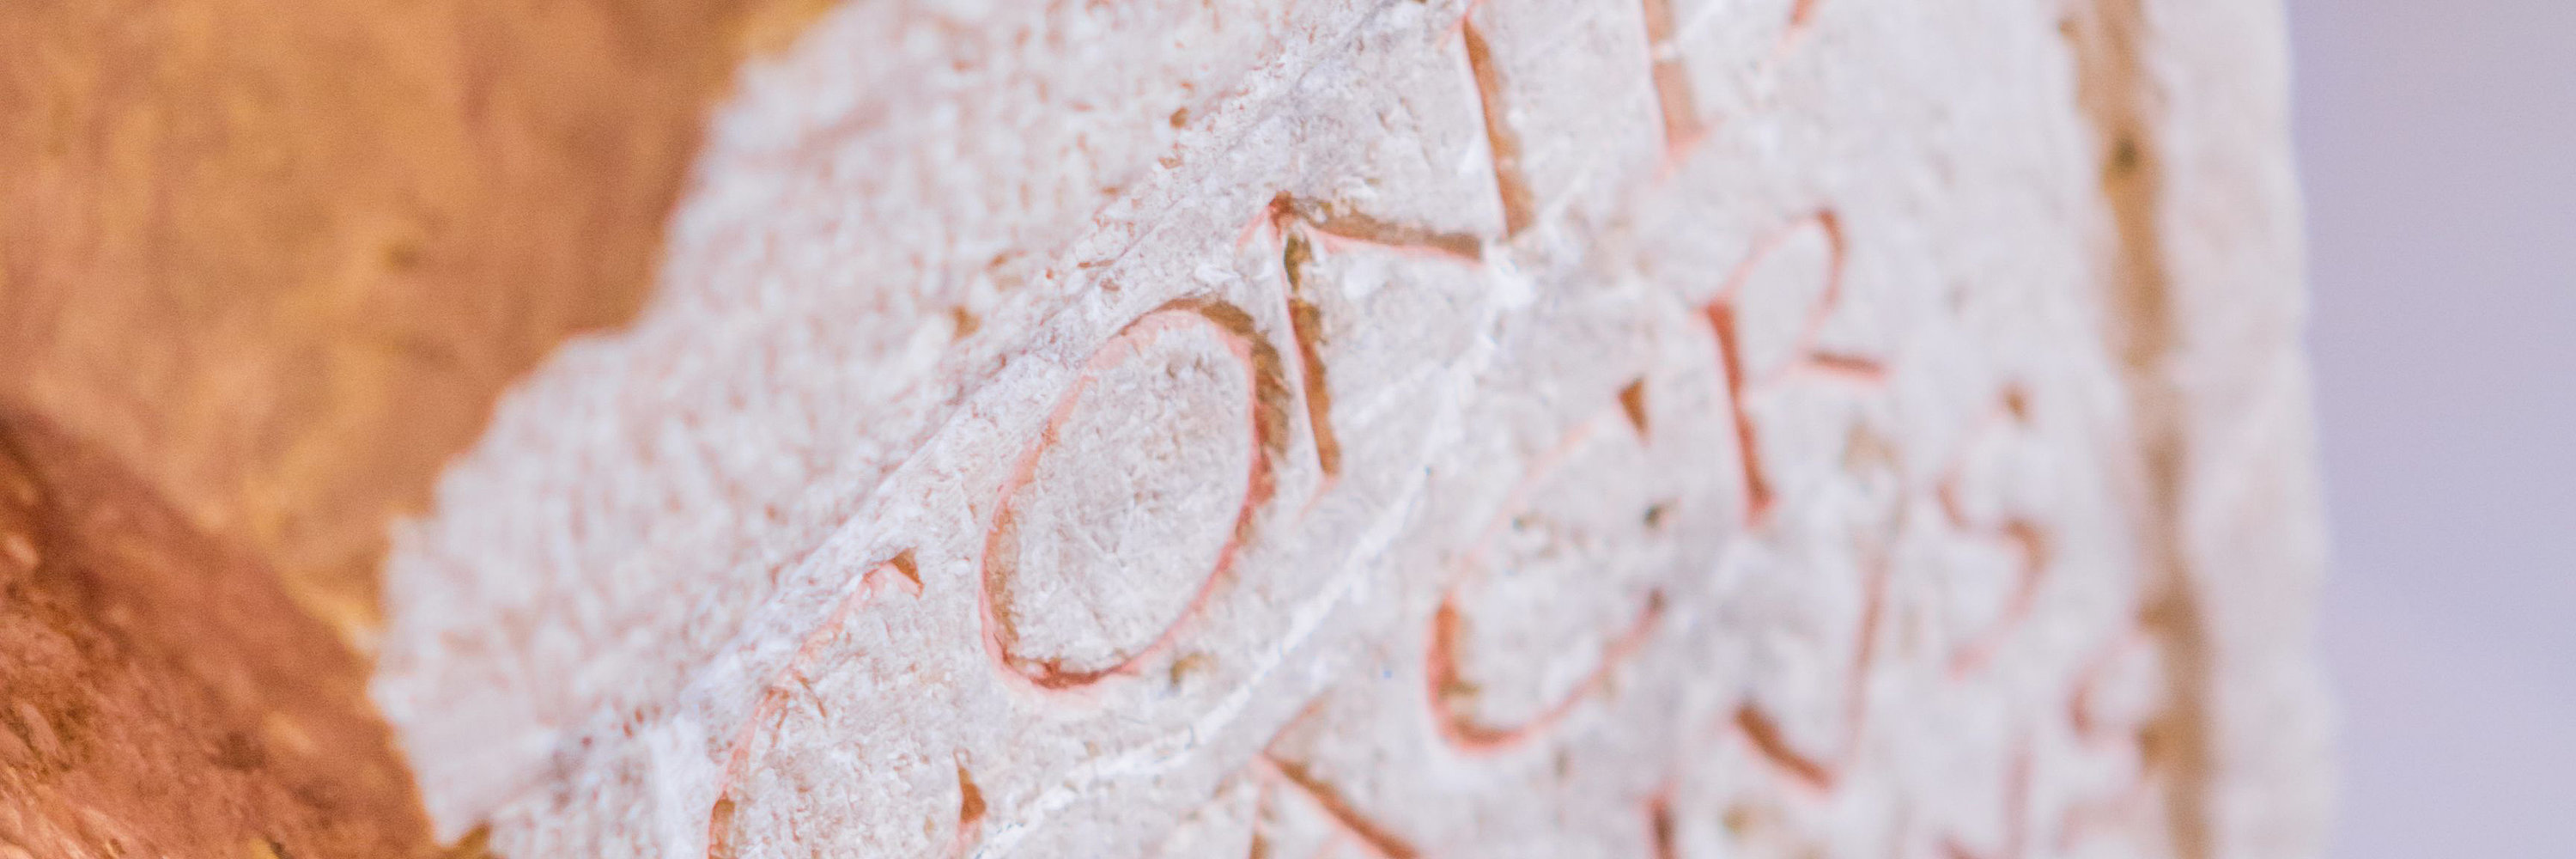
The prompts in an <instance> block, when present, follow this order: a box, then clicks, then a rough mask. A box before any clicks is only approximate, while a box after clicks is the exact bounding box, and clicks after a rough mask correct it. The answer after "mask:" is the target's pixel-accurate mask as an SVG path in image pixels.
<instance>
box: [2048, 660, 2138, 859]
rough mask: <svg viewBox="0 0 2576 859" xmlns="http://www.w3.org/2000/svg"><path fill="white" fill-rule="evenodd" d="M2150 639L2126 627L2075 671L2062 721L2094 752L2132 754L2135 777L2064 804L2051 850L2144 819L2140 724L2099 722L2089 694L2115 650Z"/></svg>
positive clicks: (2063, 848) (2071, 846)
mask: <svg viewBox="0 0 2576 859" xmlns="http://www.w3.org/2000/svg"><path fill="white" fill-rule="evenodd" d="M2155 641H2156V639H2155V637H2154V635H2153V634H2152V633H2149V632H2147V631H2146V630H2144V629H2140V628H2137V627H2131V628H2130V629H2129V630H2128V631H2127V632H2126V633H2124V634H2123V635H2121V636H2120V637H2118V638H2115V639H2113V640H2112V641H2111V642H2110V643H2109V644H2108V645H2107V646H2105V647H2103V648H2102V649H2101V651H2099V652H2097V653H2095V654H2094V655H2093V656H2092V657H2091V658H2089V659H2087V660H2085V662H2084V668H2083V669H2082V670H2081V671H2080V672H2078V674H2077V676H2076V681H2075V694H2073V695H2071V696H2069V697H2068V699H2067V702H2066V721H2067V725H2068V726H2069V727H2070V728H2072V729H2073V730H2074V732H2075V737H2076V739H2077V740H2080V741H2082V742H2083V743H2084V744H2085V745H2086V746H2088V747H2091V748H2092V749H2093V750H2094V751H2096V752H2103V753H2115V754H2116V753H2121V752H2126V753H2128V754H2130V755H2133V756H2134V758H2135V760H2137V761H2138V764H2139V771H2138V777H2137V778H2136V779H2133V780H2131V781H2130V782H2129V783H2128V784H2127V785H2126V786H2124V787H2122V788H2121V790H2120V792H2119V793H2117V794H2114V795H2112V796H2109V797H2107V798H2098V797H2097V798H2091V799H2086V800H2081V801H2078V802H2075V803H2072V804H2070V805H2069V806H2068V807H2067V809H2066V811H2065V813H2064V816H2063V817H2062V818H2061V819H2060V821H2059V823H2058V835H2057V849H2058V851H2059V852H2061V853H2062V852H2067V851H2070V850H2073V849H2074V847H2075V845H2077V844H2079V843H2082V842H2083V841H2084V840H2085V839H2087V838H2090V837H2094V836H2096V835H2098V834H2099V833H2100V832H2101V831H2103V830H2115V829H2118V828H2120V827H2122V826H2126V825H2134V824H2136V823H2137V822H2139V821H2141V820H2143V819H2145V816H2146V813H2147V798H2148V795H2149V794H2150V793H2151V792H2152V790H2153V787H2154V785H2153V784H2152V783H2151V781H2150V776H2149V773H2148V771H2147V769H2146V761H2147V753H2146V743H2147V738H2146V733H2145V725H2144V724H2131V725H2107V724H2104V723H2103V722H2102V721H2101V720H2100V719H2098V718H2097V717H2096V716H2095V714H2094V704H2093V695H2094V690H2095V688H2096V687H2097V686H2098V685H2099V684H2100V683H2101V682H2102V675H2103V674H2104V673H2105V672H2107V671H2108V670H2109V669H2110V666H2111V664H2112V663H2113V662H2114V661H2115V660H2117V659H2118V658H2119V657H2120V656H2121V654H2123V653H2124V652H2127V651H2129V650H2130V649H2132V648H2139V647H2153V646H2155ZM2148 721H2152V720H2148Z"/></svg>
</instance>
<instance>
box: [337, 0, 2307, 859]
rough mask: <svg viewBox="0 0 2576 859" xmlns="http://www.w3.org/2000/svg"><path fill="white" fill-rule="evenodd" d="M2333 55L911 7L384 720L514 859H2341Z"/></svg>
mask: <svg viewBox="0 0 2576 859" xmlns="http://www.w3.org/2000/svg"><path fill="white" fill-rule="evenodd" d="M2277 18H2278V10H2277V9H2272V8H2270V7H2269V6H2267V5H2265V4H2252V7H2251V8H2244V7H2241V5H2240V4H2221V3H2216V2H2199V0H2178V2H2170V3H2167V2H2155V0H2147V2H2145V4H2144V5H2143V6H2141V5H2139V3H2137V2H2124V0H2102V2H2099V3H2097V4H2075V5H2064V6H2061V5H2055V4H2047V3H2030V2H2026V0H1970V2H1962V3H1948V4H1907V3H1894V2H1881V0H1738V2H1726V0H1644V2H1643V3H1623V2H1615V0H1614V2H1571V0H1481V2H1478V3H1473V4H1462V3H1459V2H1455V0H1428V2H1415V0H1385V2H1379V0H1360V2H1340V0H1327V2H1314V3H1291V4H1201V5H1190V4H1160V3H1147V4H1074V3H1053V4H1041V3H1036V2H1026V0H976V1H975V2H968V0H956V2H947V3H933V2H919V0H914V2H869V3H858V4H853V5H852V6H850V7H848V8H844V9H841V10H839V11H837V12H835V13H833V14H832V15H830V16H828V17H826V18H824V19H823V20H822V21H821V23H819V24H818V25H816V27H815V28H814V29H813V30H811V31H809V32H808V33H807V34H806V35H805V36H804V38H803V41H802V42H801V43H800V44H799V45H798V46H797V47H795V48H794V49H792V50H790V51H788V52H787V53H786V54H784V55H783V56H782V57H780V58H778V59H776V60H774V61H767V62H763V63H760V64H758V65H755V66H753V67H750V68H748V69H746V70H745V71H744V74H743V78H742V81H741V85H740V90H739V92H737V94H736V95H735V96H734V98H733V99H732V101H731V102H730V103H729V104H728V105H727V106H726V107H725V108H724V109H723V111H722V113H721V114H720V115H719V117H718V118H717V120H716V121H715V123H714V125H713V126H712V131H711V138H710V142H709V144H708V148H707V151H706V152H705V154H704V155H703V156H702V159H701V162H700V165H699V168H698V173H697V177H696V180H695V184H694V189H693V190H692V191H691V192H690V194H689V195H688V196H687V198H686V199H685V200H684V202H683V204H682V207H681V209H680V211H679V212H678V214H677V215H676V221H675V225H674V228H673V233H672V236H671V238H670V249H669V257H668V259H667V262H666V264H665V267H664V275H663V282H662V284H661V287H660V290H659V293H658V294H657V296H656V297H655V298H654V300H653V303H652V304H651V305H650V306H649V307H648V309H647V310H646V312H645V313H644V315H643V317H642V318H641V320H640V321H639V322H638V323H637V324H636V325H635V326H633V327H632V328H631V329H630V330H627V331H624V332H621V333H617V334H615V335H611V336H604V337H600V338H597V339H592V340H586V341H581V342H577V343H575V344H573V345H571V346H569V347H567V348H566V349H564V350H563V351H561V352H560V353H558V355H557V356H556V357H555V358H554V359H553V360H552V361H551V362H550V363H549V364H547V365H546V366H544V367H543V368H542V369H541V370H539V371H538V372H537V373H536V374H534V375H533V376H532V377H530V378H529V379H527V380H526V381H524V382H523V383H522V384H521V386H520V387H519V388H518V389H517V390H516V391H515V392H514V393H513V394H511V395H509V396H508V397H506V398H505V399H504V401H503V403H502V405H501V406H500V409H499V412H498V414H497V416H496V417H495V419H494V421H493V424H492V426H491V429H490V430H489V431H488V433H487V434H486V436H485V437H484V439H483V441H482V442H481V443H480V444H479V445H478V446H477V447H476V448H475V449H474V450H473V451H472V452H471V453H470V454H469V455H468V456H466V457H465V458H463V459H461V460H459V461H458V462H456V463H455V464H453V465H452V466H451V467H450V469H449V470H448V472H447V473H446V475H445V477H444V479H443V482H442V483H441V484H440V488H439V492H438V504H437V509H436V511H435V512H434V513H433V514H432V515H429V516H426V517H424V518H421V519H418V520H415V521H413V522H411V523H409V524H407V525H406V526H404V528H403V529H402V530H401V533H400V534H399V535H398V537H397V540H396V550H395V553H394V555H393V557H392V559H391V561H390V562H389V566H388V582H387V593H388V596H387V604H388V616H389V625H388V628H387V630H386V633H385V637H384V650H383V656H382V660H381V662H380V665H379V668H378V672H379V673H378V678H377V680H376V681H375V687H374V688H375V695H376V698H377V700H378V701H379V702H380V703H381V705H382V706H383V707H384V709H385V712H386V715H387V716H388V718H389V719H390V720H391V721H392V722H393V723H394V724H395V725H396V726H397V728H398V731H399V733H400V735H401V737H402V738H403V743H404V745H405V747H406V748H407V750H408V753H409V756H410V760H411V761H412V763H413V765H414V766H415V767H416V768H417V770H418V772H419V775H420V779H421V786H422V792H423V796H424V798H425V800H426V801H427V803H428V806H429V809H430V811H431V814H432V816H433V818H434V820H435V822H436V824H437V826H438V827H439V829H440V832H441V834H442V836H443V837H454V836H456V835H458V834H461V833H463V832H465V831H467V830H469V829H472V828H474V827H478V826H488V827H489V832H490V836H491V844H492V846H493V848H494V849H495V851H496V852H498V853H500V854H503V855H508V856H513V857H532V856H608V855H652V856H674V857H679V856H685V857H699V856H707V857H750V856H764V857H765V856H791V855H793V856H805V855H864V856H933V855H939V856H983V857H1000V856H1138V855H1167V856H1324V855H1343V856H1349V855H1361V856H1377V857H1387V859H1394V858H1395V857H1410V856H1503V857H1510V856H1529V857H1556V856H1638V857H1715V856H1907V857H1913V856H1942V857H1980V859H1984V857H1992V858H1993V859H2005V857H2022V856H2149V855H2175V856H2188V857H2208V856H2280V855H2299V854H2301V853H2302V852H2303V851H2306V850H2308V849H2311V848H2312V845H2313V839H2314V835H2315V829H2316V814H2317V811H2316V809H2317V808H2318V797H2319V796H2320V790H2319V786H2320V785H2321V783H2322V782H2321V778H2322V772H2323V770H2322V759H2321V756H2320V755H2319V754H2318V752H2317V749H2318V738H2319V737H2320V736H2321V735H2320V732H2319V729H2318V721H2317V720H2318V716H2317V712H2318V709H2319V697H2318V695H2317V694H2316V692H2315V688H2314V680H2313V677H2312V674H2311V669H2310V667H2309V663H2308V657H2307V650H2306V647H2307V645H2306V632H2305V629H2306V623H2307V620H2306V612H2307V603H2308V599H2307V596H2306V593H2307V589H2309V588H2311V587H2312V584H2313V578H2314V575H2315V570H2316V566H2317V564H2316V550H2315V543H2316V535H2315V532H2316V530H2317V528H2316V519H2315V516H2316V514H2315V501H2314V498H2313V487H2312V484H2313V478H2312V476H2311V473H2310V465H2309V458H2308V453H2307V449H2306V444H2307V438H2308V433H2307V430H2306V424H2305V421H2306V407H2305V400H2304V397H2305V394H2304V382H2303V381H2302V376H2301V373H2302V370H2301V369H2300V364H2299V360H2298V358H2297V354H2296V352H2295V344H2296V339H2295V338H2296V325H2297V297H2296V296H2297V290H2296V287H2297V282H2296V277H2297V269H2296V252H2295V244H2294V241H2295V236H2296V229H2295V221H2294V219H2293V215H2294V213H2293V212H2292V211H2291V209H2290V204H2289V202H2288V201H2289V200H2290V199H2292V198H2291V197H2290V195H2289V191H2288V185H2287V182H2288V173H2287V168H2286V163H2285V161H2284V156H2283V154H2282V153H2283V150H2284V142H2283V139H2282V138H2283V129H2282V125H2281V122H2280V118H2279V111H2280V106H2279V100H2280V88H2281V82H2280V80H2279V76H2280V72H2279V65H2280V58H2279V51H2280V47H2279V45H2280V43H2279V34H2278V27H2279V23H2278V20H2277Z"/></svg>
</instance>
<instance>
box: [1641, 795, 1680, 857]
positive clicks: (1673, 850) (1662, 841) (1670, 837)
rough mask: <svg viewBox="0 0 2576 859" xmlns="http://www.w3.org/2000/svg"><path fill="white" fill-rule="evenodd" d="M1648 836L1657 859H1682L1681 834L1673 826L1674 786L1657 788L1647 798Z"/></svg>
mask: <svg viewBox="0 0 2576 859" xmlns="http://www.w3.org/2000/svg"><path fill="white" fill-rule="evenodd" d="M1646 836H1647V837H1648V838H1649V839H1650V841H1649V842H1648V843H1650V844H1652V845H1653V846H1654V851H1655V854H1654V856H1655V859H1681V855H1682V851H1681V844H1680V841H1681V839H1680V837H1679V833H1678V832H1676V831H1675V827H1674V824H1673V786H1672V785H1670V784H1666V785H1664V786H1663V787H1660V788H1657V789H1656V790H1655V794H1654V795H1653V796H1649V797H1646Z"/></svg>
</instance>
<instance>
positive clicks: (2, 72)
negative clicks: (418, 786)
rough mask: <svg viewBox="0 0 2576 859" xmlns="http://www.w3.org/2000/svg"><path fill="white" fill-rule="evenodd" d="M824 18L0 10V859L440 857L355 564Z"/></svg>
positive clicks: (637, 281) (319, 5) (92, 4)
mask: <svg viewBox="0 0 2576 859" xmlns="http://www.w3.org/2000/svg"><path fill="white" fill-rule="evenodd" d="M826 5H828V4H827V3H825V2H822V0H730V2H729V0H635V2H600V0H570V2H548V0H423V2H396V0H338V2H330V0H288V2H248V0H27V2H16V3H11V4H9V5H8V6H7V7H6V9H5V10H0V448H5V450H6V451H7V453H8V456H7V458H6V459H7V461H6V462H0V477H5V478H6V480H5V481H0V482H5V483H6V485H5V486H0V489H7V490H8V492H7V493H0V494H5V495H7V497H6V498H5V499H0V500H5V501H6V504H5V505H0V507H5V508H6V509H5V514H6V515H5V516H0V549H5V550H7V551H5V552H0V572H5V574H6V575H5V581H0V587H5V588H6V601H5V602H0V622H5V624H6V629H7V632H6V634H5V635H0V689H5V695H0V698H5V700H6V701H7V702H8V703H7V704H6V705H5V706H0V711H5V712H0V857H11V859H14V857H15V856H17V855H18V853H16V852H12V851H13V850H16V851H30V852H31V854H32V855H54V854H64V855H80V854H79V853H78V852H75V851H82V850H86V851H90V852H93V853H95V854H98V855H117V854H118V853H119V852H138V853H143V854H158V853H168V854H170V855H181V856H239V855H245V851H247V855H250V856H254V857H258V856H264V855H276V856H298V857H311V856H342V855H346V856H401V855H429V854H432V853H435V852H436V851H437V850H438V848H436V847H435V846H433V845H430V844H429V843H428V835H427V827H426V825H425V823H424V820H423V816H422V814H421V812H420V810H419V804H418V800H417V798H416V797H415V796H414V794H413V791H412V788H411V786H410V777H409V775H408V774H407V773H406V772H405V771H404V769H403V764H402V762H401V761H400V759H399V757H398V756H397V755H396V753H395V752H394V751H393V750H392V749H391V747H390V744H389V743H388V741H387V735H386V733H385V730H384V727H383V725H382V723H381V721H380V720H379V719H378V718H377V717H376V716H375V715H374V712H373V709H372V707H371V706H369V705H368V704H367V702H366V700H365V698H364V682H365V671H366V669H365V664H366V655H365V654H366V651H367V650H368V649H369V639H370V636H371V630H372V629H373V627H374V625H375V623H376V618H377V617H378V616H379V607H378V606H377V604H376V601H377V599H378V590H379V585H378V570H377V567H378V564H379V562H380V558H381V556H382V554H383V552H384V546H385V536H384V529H385V525H386V523H387V522H388V521H389V519H390V518H392V517H394V516H396V515H400V514H402V513H404V512H407V511H411V510H416V509H418V508H419V507H420V506H421V505H422V504H423V503H425V501H426V499H427V497H428V492H429V489H430V487H431V485H432V483H433V481H434V480H435V478H436V475H437V473H438V471H439V469H440V467H441V466H442V464H443V463H444V462H445V460H446V459H447V458H448V457H449V456H450V455H451V454H453V453H455V452H456V451H458V450H460V449H462V448H463V447H465V446H466V445H467V444H468V443H469V442H471V441H472V439H473V438H474V437H475V436H476V434H477V433H479V432H480V431H481V428H482V426H483V424H484V421H485V419H486V417H487V414H488V412H489V410H490V408H491V404H492V402H493V400H494V398H495V397H496V396H497V395H498V394H499V393H500V391H501V390H502V388H503V387H505V386H506V385H507V384H508V383H509V382H510V381H511V380H512V379H513V378H514V377H516V376H517V375H518V374H519V373H520V372H522V371H523V370H525V369H527V368H528V367H530V366H532V365H533V364H534V363H536V362H537V361H538V360H539V359H540V358H542V357H543V356H544V355H545V354H546V352H547V351H548V350H550V349H551V348H553V347H554V346H555V345H556V344H558V343H560V342H561V341H563V340H564V339H565V338H567V337H570V336H573V335H575V334H578V333H581V332H584V331H589V330H596V329H600V328H603V327H610V326H615V325H618V324H620V323H621V322H622V321H624V320H626V319H628V318H629V317H630V316H631V315H632V314H633V313H634V312H635V310H636V309H637V307H638V306H639V305H640V303H641V302H642V300H643V297H644V296H645V294H646V292H647V290H648V289H649V287H650V285H651V281H652V276H653V271H652V268H653V266H654V264H655V262H656V260H657V258H658V248H659V244H660V239H661V236H660V234H661V230H662V226H663V221H664V219H665V218H666V216H667V214H668V211H669V209H670V207H671V204H672V201H673V200H674V199H675V198H676V197H677V195H678V194H679V193H680V191H681V190H682V184H683V182H684V181H685V177H686V175H687V168H688V163H689V161H690V158H691V157H692V155H693V153H694V151H695V149H696V147H697V143H698V138H699V134H700V125H701V123H702V121H703V116H704V114H705V110H706V107H707V105H708V104H709V103H710V102H712V101H713V100H714V99H716V98H718V97H720V96H721V95H722V91H723V89H724V88H725V86H726V84H727V82H728V81H729V80H730V78H731V74H732V69H733V68H734V66H735V65H736V64H737V63H738V62H739V61H740V60H741V59H742V58H743V57H744V56H746V55H747V54H748V53H751V52H756V51H761V50H766V49H769V48H771V47H774V46H776V45H779V44H782V43H783V42H784V41H786V40H787V39H788V38H790V37H792V35H793V34H794V33H795V32H796V30H797V29H798V28H799V27H800V26H801V25H802V23H803V22H804V21H806V20H809V19H810V18H811V17H812V16H813V15H815V14H817V13H819V12H820V11H822V9H823V8H824V7H825V6H826ZM183 796H184V797H185V801H180V799H179V798H180V797H183ZM263 851H265V852H263Z"/></svg>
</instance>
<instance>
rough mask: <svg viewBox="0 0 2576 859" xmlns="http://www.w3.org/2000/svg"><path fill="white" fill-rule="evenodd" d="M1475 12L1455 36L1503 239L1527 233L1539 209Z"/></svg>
mask: <svg viewBox="0 0 2576 859" xmlns="http://www.w3.org/2000/svg"><path fill="white" fill-rule="evenodd" d="M1474 18H1475V11H1474V10H1473V9H1470V10H1469V11H1468V13H1467V16H1466V17H1464V18H1460V19H1459V21H1458V35H1459V37H1460V38H1461V39H1462V40H1463V41H1465V42H1466V45H1467V69H1468V71H1469V72H1470V73H1471V74H1472V76H1473V77H1474V78H1475V81H1476V101H1477V104H1478V105H1479V106H1480V107H1481V108H1482V109H1483V112H1484V116H1485V143H1486V147H1487V148H1488V149H1489V150H1490V151H1491V152H1492V153H1493V162H1494V190H1495V193H1496V194H1497V195H1499V196H1500V197H1501V199H1502V204H1503V238H1506V239H1508V238H1511V237H1513V236H1517V235H1520V234H1521V231H1523V230H1527V229H1529V227H1530V224H1531V222H1532V221H1534V220H1535V219H1536V217H1537V211H1538V206H1537V203H1536V202H1535V199H1536V198H1535V197H1534V196H1533V195H1532V194H1531V192H1530V186H1529V177H1528V176H1527V175H1526V174H1525V173H1524V172H1523V171H1522V169H1521V138H1520V134H1519V132H1516V131H1513V130H1512V125H1511V119H1510V117H1509V115H1508V111H1509V109H1510V108H1509V105H1507V104H1505V103H1504V101H1503V73H1502V70H1501V69H1500V68H1497V67H1496V66H1495V65H1494V51H1493V48H1492V46H1490V45H1487V44H1486V43H1485V33H1484V31H1483V30H1482V29H1480V28H1478V27H1477V26H1476V22H1475V20H1474Z"/></svg>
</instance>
